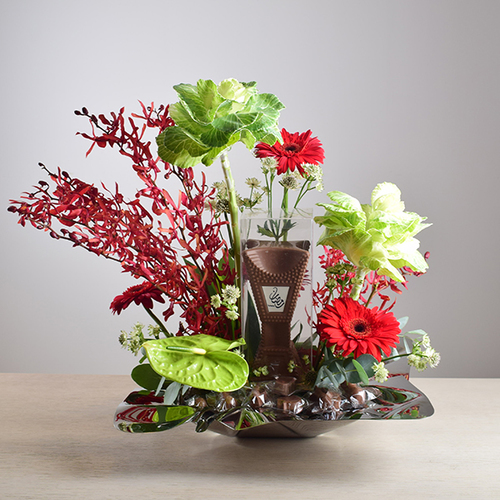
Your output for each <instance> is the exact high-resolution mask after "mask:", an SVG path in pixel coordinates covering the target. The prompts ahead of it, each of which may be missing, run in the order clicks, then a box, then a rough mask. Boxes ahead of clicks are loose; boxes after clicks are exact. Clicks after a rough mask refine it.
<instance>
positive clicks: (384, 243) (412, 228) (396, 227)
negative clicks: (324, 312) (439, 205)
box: [315, 182, 430, 298]
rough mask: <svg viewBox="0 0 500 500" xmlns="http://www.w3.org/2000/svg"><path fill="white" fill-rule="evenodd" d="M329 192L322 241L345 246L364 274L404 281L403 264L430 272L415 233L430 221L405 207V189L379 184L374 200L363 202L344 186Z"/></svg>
mask: <svg viewBox="0 0 500 500" xmlns="http://www.w3.org/2000/svg"><path fill="white" fill-rule="evenodd" d="M328 197H329V198H330V199H331V200H332V202H333V203H331V204H330V203H319V204H318V205H320V206H322V207H324V208H325V210H326V211H325V215H323V216H319V217H316V218H315V221H316V222H317V223H318V224H319V225H320V226H323V227H324V231H323V234H322V235H321V237H320V239H319V241H318V245H327V246H331V247H333V248H337V249H339V250H342V252H343V253H344V254H345V255H346V257H347V258H348V259H349V260H350V261H351V262H352V263H353V264H354V265H356V266H357V267H358V270H359V272H358V275H359V276H360V277H364V276H365V275H366V273H367V272H369V271H376V272H377V273H378V274H380V275H383V276H388V277H390V278H392V279H394V280H396V281H403V280H404V278H403V276H402V275H401V273H400V272H399V268H401V267H403V266H408V267H410V268H411V269H412V270H413V271H416V272H425V271H426V269H427V263H426V261H425V259H424V257H423V256H422V254H421V253H420V252H419V251H418V247H419V245H420V243H419V241H418V240H417V239H416V238H415V237H414V236H415V235H416V234H417V233H419V232H420V231H421V230H422V229H424V228H425V227H427V226H429V225H430V224H423V221H424V220H425V219H426V218H425V217H420V216H419V215H418V214H416V213H412V212H405V211H404V209H405V205H404V203H403V202H402V201H401V191H400V190H399V188H398V187H397V186H396V185H395V184H392V183H390V182H383V183H381V184H378V185H377V186H376V187H375V189H374V190H373V192H372V197H371V205H363V204H361V203H360V202H359V201H358V200H357V199H356V198H353V197H352V196H349V195H347V194H345V193H341V192H339V191H332V192H330V193H328ZM353 298H355V297H353Z"/></svg>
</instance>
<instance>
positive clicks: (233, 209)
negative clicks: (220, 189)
mask: <svg viewBox="0 0 500 500" xmlns="http://www.w3.org/2000/svg"><path fill="white" fill-rule="evenodd" d="M220 159H221V164H222V171H223V172H224V179H225V180H226V185H227V191H228V194H229V216H230V219H231V222H230V226H231V232H232V234H233V252H234V266H235V270H236V286H237V287H238V288H239V289H240V290H241V256H240V228H239V225H238V202H237V200H236V189H235V186H234V179H233V175H232V173H231V165H230V164H229V158H228V156H227V153H226V152H224V153H222V154H221V157H220Z"/></svg>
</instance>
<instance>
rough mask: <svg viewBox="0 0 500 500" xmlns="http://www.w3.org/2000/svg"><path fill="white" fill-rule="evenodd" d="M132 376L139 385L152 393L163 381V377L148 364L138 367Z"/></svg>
mask: <svg viewBox="0 0 500 500" xmlns="http://www.w3.org/2000/svg"><path fill="white" fill-rule="evenodd" d="M130 375H131V377H132V380H133V381H134V382H135V383H136V384H137V385H140V386H141V387H144V389H148V390H150V391H154V390H156V388H157V387H158V384H159V383H160V381H161V375H159V374H158V373H156V372H155V371H154V370H153V368H151V365H150V364H148V363H145V364H142V365H137V366H136V367H135V368H134V369H133V370H132V373H131V374H130Z"/></svg>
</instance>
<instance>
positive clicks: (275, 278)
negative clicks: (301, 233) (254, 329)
mask: <svg viewBox="0 0 500 500" xmlns="http://www.w3.org/2000/svg"><path fill="white" fill-rule="evenodd" d="M246 246H247V249H246V250H244V251H243V252H242V257H243V262H244V264H245V268H246V272H247V274H248V277H249V281H250V285H251V288H252V292H253V297H254V301H255V306H256V309H257V312H258V315H259V318H260V321H261V340H260V344H259V347H258V350H257V354H256V357H255V361H254V366H253V367H254V368H262V367H267V375H261V376H256V377H255V378H257V379H263V378H273V377H276V376H282V377H283V376H290V375H293V376H295V377H299V376H300V375H301V364H302V363H301V360H300V357H299V354H298V352H297V349H296V348H295V345H294V343H293V342H292V339H291V322H292V318H293V314H294V311H295V308H296V305H297V299H298V297H299V294H300V290H301V287H302V284H303V281H304V275H305V272H306V269H307V264H308V261H309V251H308V249H309V246H310V243H309V242H308V241H295V242H279V243H275V242H263V241H257V240H249V241H247V245H246Z"/></svg>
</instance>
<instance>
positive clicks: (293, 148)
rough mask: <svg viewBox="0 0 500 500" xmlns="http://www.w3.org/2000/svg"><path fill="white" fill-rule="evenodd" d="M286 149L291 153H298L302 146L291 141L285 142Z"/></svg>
mask: <svg viewBox="0 0 500 500" xmlns="http://www.w3.org/2000/svg"><path fill="white" fill-rule="evenodd" d="M284 149H285V151H287V152H289V153H298V152H299V151H300V146H299V145H298V144H294V143H290V144H285V147H284Z"/></svg>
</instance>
